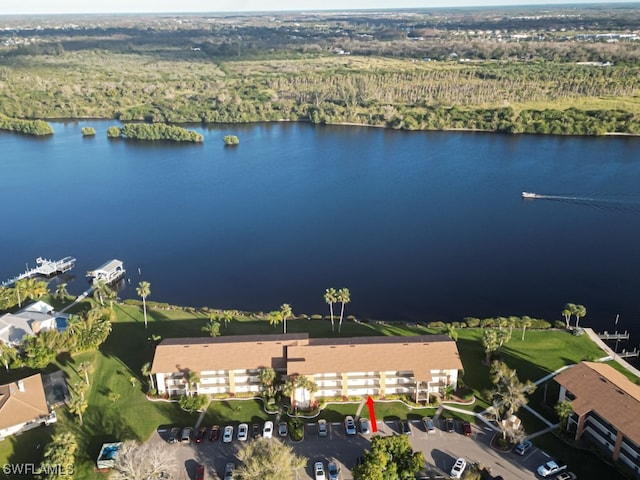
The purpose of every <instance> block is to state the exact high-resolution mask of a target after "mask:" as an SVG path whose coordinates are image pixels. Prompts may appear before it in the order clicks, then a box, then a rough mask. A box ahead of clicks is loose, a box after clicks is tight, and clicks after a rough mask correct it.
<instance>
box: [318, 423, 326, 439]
mask: <svg viewBox="0 0 640 480" xmlns="http://www.w3.org/2000/svg"><path fill="white" fill-rule="evenodd" d="M328 433H329V430H328V428H327V421H326V420H325V419H320V420H318V436H320V437H326V436H327V434H328Z"/></svg>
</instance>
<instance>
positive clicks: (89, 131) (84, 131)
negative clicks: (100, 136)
mask: <svg viewBox="0 0 640 480" xmlns="http://www.w3.org/2000/svg"><path fill="white" fill-rule="evenodd" d="M80 132H82V135H83V136H84V137H88V136H91V135H95V134H96V131H95V129H94V128H93V127H82V128H81V129H80Z"/></svg>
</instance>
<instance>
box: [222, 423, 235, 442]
mask: <svg viewBox="0 0 640 480" xmlns="http://www.w3.org/2000/svg"><path fill="white" fill-rule="evenodd" d="M231 440H233V427H232V426H231V425H227V426H226V427H224V432H223V433H222V441H223V442H224V443H229V442H231Z"/></svg>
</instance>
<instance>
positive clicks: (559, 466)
mask: <svg viewBox="0 0 640 480" xmlns="http://www.w3.org/2000/svg"><path fill="white" fill-rule="evenodd" d="M566 469H567V466H566V465H565V464H564V463H562V462H556V461H555V460H549V461H548V462H547V463H545V464H544V465H540V466H539V467H538V470H537V472H538V475H540V476H541V477H550V476H551V475H555V474H556V473H560V472H562V471H563V470H566Z"/></svg>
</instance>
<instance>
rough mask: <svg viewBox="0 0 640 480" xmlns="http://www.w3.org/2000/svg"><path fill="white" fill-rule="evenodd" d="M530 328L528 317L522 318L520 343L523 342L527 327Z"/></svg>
mask: <svg viewBox="0 0 640 480" xmlns="http://www.w3.org/2000/svg"><path fill="white" fill-rule="evenodd" d="M530 326H531V319H530V318H529V317H522V341H523V342H524V332H525V330H526V329H527V327H530Z"/></svg>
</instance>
